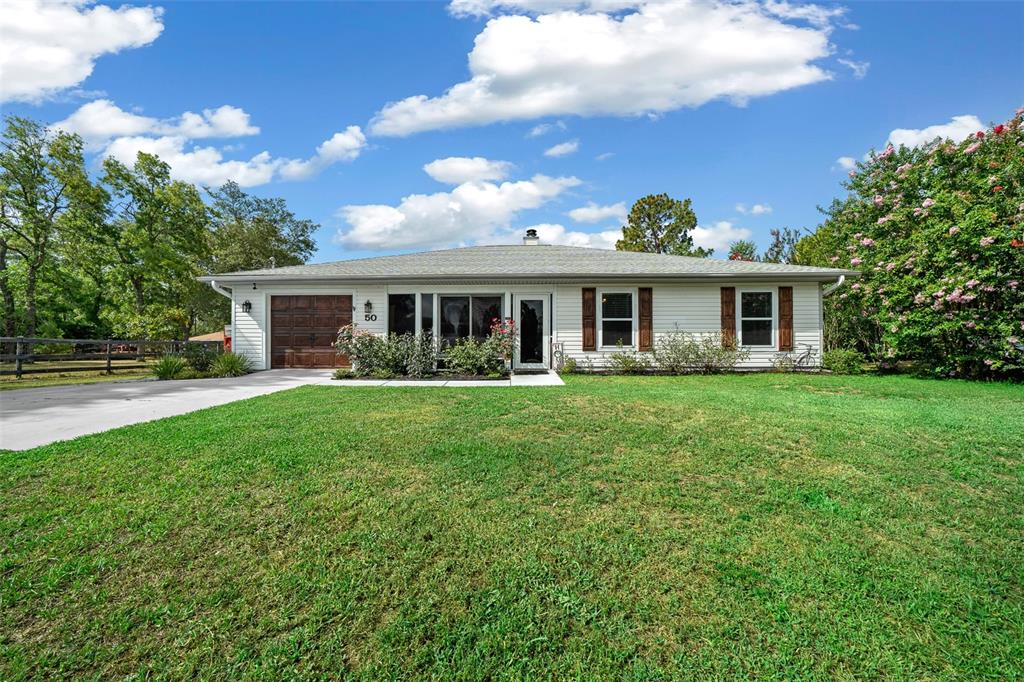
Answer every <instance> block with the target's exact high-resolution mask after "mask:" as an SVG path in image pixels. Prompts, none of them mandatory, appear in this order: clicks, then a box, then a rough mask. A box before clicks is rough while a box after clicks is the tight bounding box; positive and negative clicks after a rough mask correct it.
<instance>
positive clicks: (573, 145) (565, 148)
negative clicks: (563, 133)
mask: <svg viewBox="0 0 1024 682" xmlns="http://www.w3.org/2000/svg"><path fill="white" fill-rule="evenodd" d="M579 148H580V141H579V140H569V141H568V142H561V143H559V144H556V145H555V146H554V147H549V148H547V149H545V150H544V156H550V157H552V158H557V157H559V156H568V155H569V154H575V153H576V150H577V149H579Z"/></svg>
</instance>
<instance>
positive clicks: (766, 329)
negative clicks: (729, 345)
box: [738, 291, 775, 346]
mask: <svg viewBox="0 0 1024 682" xmlns="http://www.w3.org/2000/svg"><path fill="white" fill-rule="evenodd" d="M739 308H740V310H739V313H740V314H739V316H738V322H739V324H738V326H739V334H740V345H741V346H771V345H773V341H774V339H773V336H774V327H775V325H774V320H775V315H774V313H775V295H774V292H771V291H741V292H740V300H739Z"/></svg>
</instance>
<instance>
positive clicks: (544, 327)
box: [513, 294, 551, 369]
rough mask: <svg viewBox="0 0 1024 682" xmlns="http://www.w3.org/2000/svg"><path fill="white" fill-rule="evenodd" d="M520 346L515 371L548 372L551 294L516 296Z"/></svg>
mask: <svg viewBox="0 0 1024 682" xmlns="http://www.w3.org/2000/svg"><path fill="white" fill-rule="evenodd" d="M513 314H514V315H515V322H516V331H517V333H518V337H519V338H518V343H517V344H516V352H515V369H547V368H548V367H550V363H549V359H548V353H549V349H550V347H551V319H550V317H551V316H550V314H549V312H548V296H547V294H516V296H515V302H514V303H513Z"/></svg>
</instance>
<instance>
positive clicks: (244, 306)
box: [242, 285, 255, 314]
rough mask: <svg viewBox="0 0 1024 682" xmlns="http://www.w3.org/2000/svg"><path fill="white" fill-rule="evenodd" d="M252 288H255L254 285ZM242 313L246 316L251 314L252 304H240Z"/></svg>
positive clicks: (248, 302)
mask: <svg viewBox="0 0 1024 682" xmlns="http://www.w3.org/2000/svg"><path fill="white" fill-rule="evenodd" d="M253 286H255V285H253ZM242 312H243V313H246V314H248V313H250V312H252V302H251V301H246V302H245V303H243V304H242Z"/></svg>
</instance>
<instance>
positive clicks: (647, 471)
mask: <svg viewBox="0 0 1024 682" xmlns="http://www.w3.org/2000/svg"><path fill="white" fill-rule="evenodd" d="M568 384H569V385H568V386H567V387H565V388H554V389H552V388H543V389H508V388H480V389H447V388H446V389H416V388H398V389H361V388H338V387H334V386H320V387H314V386H310V387H305V388H300V389H296V390H292V391H287V392H284V393H278V394H274V395H270V396H264V397H261V398H256V399H253V400H247V401H244V402H240V403H235V404H232V405H227V406H224V407H218V408H214V409H210V410H204V411H202V412H198V413H194V414H191V415H185V416H181V417H175V418H171V419H166V420H163V421H160V422H154V423H149V424H141V425H138V426H133V427H128V428H124V429H119V430H117V431H112V432H109V433H106V434H100V435H96V436H87V437H84V438H80V439H77V440H75V441H71V442H68V443H63V444H57V445H52V446H47V447H44V448H39V449H37V450H33V451H29V452H26V453H4V454H2V455H0V679H5V680H11V679H21V678H54V677H60V676H88V677H97V678H108V679H109V678H117V677H124V676H134V677H135V678H147V679H149V678H184V677H192V676H198V677H202V678H221V679H226V678H231V679H237V678H267V679H280V678H282V677H290V678H337V677H339V676H342V675H343V674H344V673H348V674H350V675H351V676H353V677H372V678H379V677H387V678H399V677H410V676H436V677H459V678H465V679H483V678H493V677H508V678H517V679H518V678H522V677H534V678H549V677H581V678H602V677H614V678H630V679H652V678H678V677H702V678H706V677H728V678H732V677H745V678H754V677H757V678H761V679H786V680H788V679H794V678H828V677H838V678H845V679H849V678H879V677H889V678H896V679H901V678H902V679H984V678H988V679H1013V678H1021V677H1022V676H1024V587H1022V580H1024V466H1022V464H1024V462H1022V460H1024V388H1022V387H1020V386H1009V385H984V384H970V383H962V382H953V381H950V382H938V381H927V380H918V379H911V378H906V377H882V378H879V377H852V378H851V377H829V376H797V375H780V374H761V375H750V376H719V377H679V378H667V377H659V378H625V377H576V376H574V377H569V379H568Z"/></svg>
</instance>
